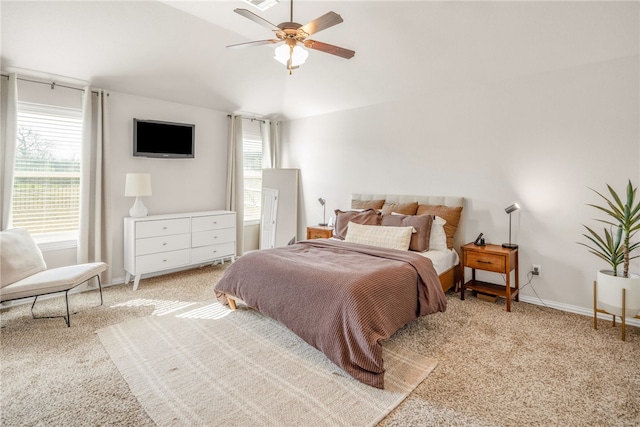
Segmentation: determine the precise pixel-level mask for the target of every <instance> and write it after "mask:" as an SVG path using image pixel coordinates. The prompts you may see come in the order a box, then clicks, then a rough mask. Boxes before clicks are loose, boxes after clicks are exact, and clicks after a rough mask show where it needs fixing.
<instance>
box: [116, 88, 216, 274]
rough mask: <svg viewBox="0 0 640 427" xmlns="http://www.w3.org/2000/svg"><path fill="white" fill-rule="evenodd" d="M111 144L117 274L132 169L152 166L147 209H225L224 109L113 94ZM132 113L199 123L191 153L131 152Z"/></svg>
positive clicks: (152, 211)
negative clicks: (171, 156)
mask: <svg viewBox="0 0 640 427" xmlns="http://www.w3.org/2000/svg"><path fill="white" fill-rule="evenodd" d="M109 115H110V118H109V120H110V129H111V144H112V157H113V162H112V168H111V171H110V173H111V185H112V207H113V213H112V218H111V219H112V220H113V225H114V226H113V231H114V239H113V248H114V249H113V277H114V279H115V278H119V277H122V276H123V275H124V262H123V257H124V254H123V247H124V243H123V218H124V217H126V216H129V209H130V208H131V206H132V205H133V199H132V198H128V197H125V196H124V182H125V176H126V174H127V173H128V172H149V173H150V174H151V186H152V188H153V195H152V196H150V197H145V198H144V203H145V206H146V207H147V209H149V215H155V214H168V213H176V212H194V211H204V210H216V209H224V196H225V181H226V176H227V142H226V138H227V118H226V113H224V112H220V111H213V110H209V109H205V108H199V107H192V106H188V105H182V104H175V103H171V102H166V101H160V100H156V99H150V98H143V97H139V96H134V95H128V94H123V93H118V92H111V95H110V97H109ZM133 118H138V119H153V120H163V121H171V122H181V123H194V124H195V125H196V148H195V158H193V159H153V158H144V157H133V155H132V150H133V148H132V141H133Z"/></svg>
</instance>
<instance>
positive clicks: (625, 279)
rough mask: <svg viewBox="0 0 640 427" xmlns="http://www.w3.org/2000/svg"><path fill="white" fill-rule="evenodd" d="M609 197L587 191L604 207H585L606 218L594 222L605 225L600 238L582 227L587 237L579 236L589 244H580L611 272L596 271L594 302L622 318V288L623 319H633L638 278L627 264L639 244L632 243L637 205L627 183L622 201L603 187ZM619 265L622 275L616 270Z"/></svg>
mask: <svg viewBox="0 0 640 427" xmlns="http://www.w3.org/2000/svg"><path fill="white" fill-rule="evenodd" d="M607 188H608V189H609V193H610V194H611V198H607V197H606V196H604V195H603V194H601V193H599V192H598V191H596V190H594V189H592V188H591V190H592V191H593V192H595V193H596V194H597V195H598V196H600V197H601V198H602V199H603V200H604V201H605V202H606V205H603V206H598V205H593V204H588V206H591V207H594V208H596V209H598V210H600V211H601V212H604V213H605V214H606V215H607V216H608V219H598V220H597V221H600V222H602V223H604V224H606V225H608V226H609V228H608V229H607V227H605V228H604V236H602V235H600V234H598V233H597V232H595V231H594V230H593V229H591V228H589V227H587V226H586V225H585V226H584V227H585V228H586V229H587V231H588V232H589V233H588V234H583V236H584V237H586V238H587V239H588V240H589V241H590V243H580V244H581V245H583V246H586V247H587V248H589V252H591V253H592V254H594V255H596V256H597V257H599V258H601V259H603V260H605V261H606V262H607V263H608V264H609V265H610V266H611V270H599V271H598V273H597V281H598V303H599V305H600V307H601V308H602V309H603V310H605V311H607V312H608V313H611V314H615V315H616V316H622V289H626V312H625V315H626V316H627V317H634V316H636V315H637V314H638V313H639V312H640V275H638V274H634V273H630V272H629V262H630V261H631V260H632V259H635V258H638V256H640V255H636V256H633V252H634V251H635V250H636V249H638V248H639V247H640V242H635V243H632V242H631V240H632V239H633V237H634V235H635V234H636V232H637V231H638V230H640V202H639V203H636V190H637V188H633V185H632V184H631V180H629V183H628V184H627V188H626V198H625V199H624V203H623V199H621V198H620V197H619V196H618V194H617V193H616V192H615V190H614V189H613V188H612V187H611V186H610V185H607ZM620 265H622V272H619V271H618V268H619V266H620Z"/></svg>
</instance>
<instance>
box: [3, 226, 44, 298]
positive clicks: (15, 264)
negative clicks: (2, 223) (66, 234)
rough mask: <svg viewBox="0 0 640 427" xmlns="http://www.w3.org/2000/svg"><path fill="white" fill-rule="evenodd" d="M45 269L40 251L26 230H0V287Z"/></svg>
mask: <svg viewBox="0 0 640 427" xmlns="http://www.w3.org/2000/svg"><path fill="white" fill-rule="evenodd" d="M46 269H47V264H46V263H45V262H44V258H43V257H42V252H40V248H38V245H36V242H34V241H33V238H32V237H31V234H29V232H28V231H27V230H25V229H22V228H13V229H11V230H5V231H2V232H0V288H4V287H5V286H8V285H10V284H12V283H14V282H17V281H19V280H21V279H24V278H25V277H29V276H31V275H32V274H36V273H38V272H40V271H43V270H46Z"/></svg>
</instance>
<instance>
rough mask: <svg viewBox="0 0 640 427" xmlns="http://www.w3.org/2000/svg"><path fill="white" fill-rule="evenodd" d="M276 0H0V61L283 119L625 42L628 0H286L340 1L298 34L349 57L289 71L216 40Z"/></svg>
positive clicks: (304, 12)
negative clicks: (327, 16)
mask: <svg viewBox="0 0 640 427" xmlns="http://www.w3.org/2000/svg"><path fill="white" fill-rule="evenodd" d="M289 7H290V3H289V2H288V1H284V0H281V2H280V3H279V4H278V5H277V6H275V7H273V8H271V9H269V10H267V11H265V12H261V11H259V10H257V9H255V8H253V7H252V6H250V5H248V4H246V3H244V2H242V1H240V0H236V1H195V2H192V1H166V2H159V1H136V2H134V1H103V2H98V1H71V2H59V1H43V2H34V1H6V0H2V2H1V3H0V13H1V23H2V34H1V35H2V39H1V51H0V54H1V58H0V60H1V61H2V62H1V65H2V70H3V71H5V72H6V71H18V72H22V73H28V74H31V75H32V76H43V77H48V78H53V79H55V80H56V81H57V82H63V81H67V82H71V83H73V82H76V83H86V82H91V84H92V85H94V86H96V87H103V88H106V89H109V90H113V91H119V92H126V93H130V94H135V95H140V96H147V97H151V98H157V99H164V100H168V101H173V102H179V103H184V104H190V105H196V106H202V107H207V108H212V109H216V110H221V111H229V112H238V111H239V112H244V113H248V114H253V115H261V116H262V115H266V116H271V117H274V116H278V117H280V118H283V119H292V118H301V117H307V116H313V115H317V114H323V113H328V112H333V111H340V110H344V109H350V108H357V107H362V106H366V105H372V104H377V103H384V102H390V101H397V100H402V99H403V98H406V97H413V96H426V97H428V96H429V93H433V92H435V91H443V90H449V89H451V88H460V87H474V86H476V85H483V84H490V83H494V82H497V81H501V80H508V79H513V78H518V77H521V76H525V75H531V74H537V73H543V72H547V71H550V70H554V69H562V68H567V67H572V66H576V65H581V64H587V63H593V62H600V61H606V60H611V59H615V58H621V57H627V56H632V55H638V50H639V47H638V46H639V43H640V41H639V40H640V34H639V28H640V25H639V20H640V17H639V13H638V10H639V8H638V2H561V1H556V2H485V1H476V2H455V1H440V2H437V1H415V0H414V1H362V0H360V1H307V0H296V1H295V2H294V21H296V22H299V23H301V24H305V23H307V22H309V21H311V20H312V19H315V18H317V17H319V16H321V15H323V14H324V13H326V12H327V11H330V10H332V11H334V12H336V13H338V14H340V15H341V16H342V18H343V19H344V22H343V23H342V24H339V25H337V26H335V27H332V28H329V29H326V30H324V31H322V32H320V33H317V34H315V35H313V36H312V37H311V38H313V39H316V40H319V41H323V42H326V43H331V44H335V45H339V46H342V47H346V48H349V49H353V50H355V51H356V55H355V57H354V58H352V59H350V60H345V59H342V58H339V57H334V56H332V55H328V54H325V53H322V52H318V51H311V53H310V56H309V59H308V60H307V63H306V64H304V65H303V66H302V67H301V68H300V69H298V70H294V72H293V75H291V76H290V75H289V74H288V72H287V71H286V69H285V67H284V66H283V65H281V64H280V63H278V62H276V61H275V60H274V59H272V57H273V50H274V47H273V46H259V47H252V48H246V49H226V48H225V46H227V45H230V44H235V43H242V42H245V41H252V40H262V39H267V38H271V37H272V33H270V31H269V30H267V29H266V28H264V27H262V26H260V25H258V24H256V23H255V22H252V21H250V20H248V19H246V18H244V17H242V16H240V15H238V14H235V13H234V12H233V9H235V8H246V9H249V10H251V11H252V12H254V13H256V14H258V15H260V16H262V17H264V18H265V19H267V20H268V21H270V22H272V23H274V24H278V23H280V22H283V21H288V20H289ZM44 73H46V74H44Z"/></svg>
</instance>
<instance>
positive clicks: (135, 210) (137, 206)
mask: <svg viewBox="0 0 640 427" xmlns="http://www.w3.org/2000/svg"><path fill="white" fill-rule="evenodd" d="M147 213H149V211H148V210H147V207H146V206H145V205H144V203H142V197H140V196H136V201H135V202H134V203H133V206H132V207H131V209H129V215H130V216H131V218H144V217H145V216H147Z"/></svg>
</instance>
